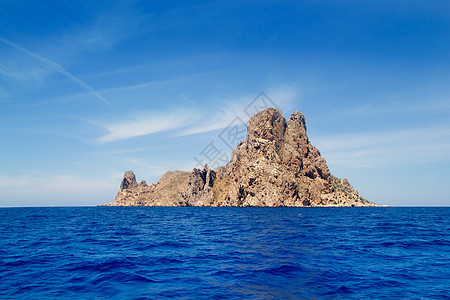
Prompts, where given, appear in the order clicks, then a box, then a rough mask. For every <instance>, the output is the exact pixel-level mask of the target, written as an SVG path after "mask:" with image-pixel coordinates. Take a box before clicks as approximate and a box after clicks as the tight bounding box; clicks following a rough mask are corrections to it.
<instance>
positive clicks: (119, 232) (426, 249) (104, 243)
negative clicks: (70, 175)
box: [0, 207, 450, 299]
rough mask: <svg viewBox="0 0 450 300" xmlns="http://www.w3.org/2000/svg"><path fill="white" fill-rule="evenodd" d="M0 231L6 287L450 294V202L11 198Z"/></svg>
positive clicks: (1, 281) (33, 291) (23, 290)
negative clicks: (71, 203)
mask: <svg viewBox="0 0 450 300" xmlns="http://www.w3.org/2000/svg"><path fill="white" fill-rule="evenodd" d="M0 232H1V239H0V298H2V299H4V298H11V299H56V298H57V299H64V298H67V299H104V298H114V299H164V298H177V299H230V298H231V299H450V241H449V239H450V208H194V207H177V208H163V207H140V208H136V207H74V208H1V209H0Z"/></svg>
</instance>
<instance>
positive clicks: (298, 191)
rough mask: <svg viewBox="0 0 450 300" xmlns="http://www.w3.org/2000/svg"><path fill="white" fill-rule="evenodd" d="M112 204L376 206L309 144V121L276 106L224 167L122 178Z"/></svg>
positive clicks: (253, 125)
mask: <svg viewBox="0 0 450 300" xmlns="http://www.w3.org/2000/svg"><path fill="white" fill-rule="evenodd" d="M106 205H109V206H116V205H117V206H271V207H273V206H376V204H375V203H372V202H369V201H367V200H365V199H364V198H362V197H361V196H360V195H359V194H358V192H357V191H356V190H355V189H353V187H352V186H351V185H350V184H349V183H348V181H347V180H346V179H339V178H336V177H335V176H333V175H332V174H331V173H330V171H329V169H328V166H327V164H326V161H325V159H324V158H323V157H322V155H321V154H320V152H319V150H317V149H316V148H315V147H314V146H313V145H312V144H311V143H310V141H309V139H308V136H307V131H306V122H305V117H304V116H303V114H301V113H300V112H298V111H295V112H293V113H292V115H291V117H290V118H289V120H286V119H285V118H284V117H283V116H282V115H281V113H280V112H279V111H278V110H277V109H274V108H268V109H265V110H263V111H260V112H259V113H258V114H256V115H255V116H253V117H252V118H251V119H250V120H249V121H248V124H247V138H246V140H245V141H244V142H242V143H240V144H239V145H238V146H237V148H236V149H235V150H234V151H233V153H232V156H231V160H230V162H229V163H228V164H226V165H225V166H223V167H219V168H217V169H216V170H211V169H210V168H209V167H208V165H205V167H204V169H203V170H199V169H193V170H192V172H182V171H174V172H167V173H166V174H164V175H163V176H162V178H161V179H160V180H159V181H158V183H157V184H153V185H151V186H147V184H146V183H145V182H141V183H137V182H136V178H135V176H134V173H133V172H131V171H128V172H126V173H125V175H124V179H123V180H122V183H121V186H120V190H119V192H118V194H117V196H116V199H115V200H114V201H113V202H111V203H108V204H106Z"/></svg>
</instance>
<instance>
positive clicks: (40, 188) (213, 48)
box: [0, 0, 450, 206]
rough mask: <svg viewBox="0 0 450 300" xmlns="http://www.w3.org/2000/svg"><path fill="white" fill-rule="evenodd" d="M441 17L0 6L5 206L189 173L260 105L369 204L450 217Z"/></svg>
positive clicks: (337, 4)
mask: <svg viewBox="0 0 450 300" xmlns="http://www.w3.org/2000/svg"><path fill="white" fill-rule="evenodd" d="M449 12H450V3H449V2H448V1H432V2H431V1H413V0H411V1H361V0H358V1H216V2H210V1H189V2H186V1H179V2H178V1H170V2H168V1H167V2H163V1H160V2H158V3H157V2H152V1H123V2H121V1H54V2H53V1H8V0H7V1H5V0H3V1H0V114H1V118H0V141H1V148H0V165H1V167H0V206H38V205H96V204H100V203H105V202H109V201H112V200H113V199H114V197H115V194H116V193H117V190H118V188H119V184H120V180H121V178H122V176H123V173H124V172H125V171H127V170H133V171H134V172H135V173H136V175H137V177H138V180H141V179H144V180H146V181H147V182H148V183H151V182H154V183H155V182H156V181H157V180H158V178H159V177H160V176H161V175H162V174H163V173H164V172H165V171H167V170H175V169H181V170H191V169H192V168H193V167H194V166H196V160H195V158H199V157H200V156H201V155H202V153H203V150H205V148H206V147H207V146H208V145H210V143H211V142H212V143H213V144H214V145H215V147H216V149H219V150H220V151H221V153H225V155H229V153H230V152H231V151H230V149H228V148H227V145H226V144H225V143H224V142H223V140H221V139H220V134H221V133H222V132H223V130H224V128H226V127H227V126H228V125H229V124H230V122H232V121H233V120H235V118H236V117H239V118H240V120H242V121H246V120H247V119H248V117H247V115H246V114H245V113H244V108H245V107H246V106H247V105H248V104H249V103H251V101H252V100H253V99H255V97H257V96H258V95H259V94H260V92H265V93H266V94H267V95H268V96H269V97H270V99H272V101H273V102H274V103H275V104H276V105H277V106H278V107H279V108H280V109H281V111H282V113H283V114H284V116H285V117H287V118H288V117H289V116H290V113H291V112H293V111H294V110H299V111H301V112H303V113H304V114H305V116H306V120H307V125H308V131H309V137H310V140H311V142H312V143H313V144H314V145H315V146H316V147H317V148H319V150H320V151H321V153H322V154H323V156H324V157H325V159H326V160H327V162H328V166H329V168H330V170H331V171H332V173H333V174H335V175H336V176H338V177H344V178H348V179H349V180H350V182H351V183H352V184H353V185H354V187H355V188H357V189H358V190H359V192H360V193H361V194H362V195H363V196H364V197H366V198H367V199H369V200H371V201H374V202H377V203H379V204H391V205H449V204H450V198H449V195H448V192H447V186H448V182H449V179H450V176H449V171H448V170H449V168H450V154H449V153H450V84H449V82H450V14H449Z"/></svg>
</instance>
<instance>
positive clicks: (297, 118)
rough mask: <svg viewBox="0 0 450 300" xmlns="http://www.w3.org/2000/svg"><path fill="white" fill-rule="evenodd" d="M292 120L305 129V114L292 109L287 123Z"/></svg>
mask: <svg viewBox="0 0 450 300" xmlns="http://www.w3.org/2000/svg"><path fill="white" fill-rule="evenodd" d="M290 122H293V123H296V124H299V125H300V126H301V127H302V128H304V129H305V131H306V119H305V116H304V115H303V114H302V113H301V112H299V111H298V110H296V111H294V112H293V113H292V114H291V117H290V118H289V121H288V123H290Z"/></svg>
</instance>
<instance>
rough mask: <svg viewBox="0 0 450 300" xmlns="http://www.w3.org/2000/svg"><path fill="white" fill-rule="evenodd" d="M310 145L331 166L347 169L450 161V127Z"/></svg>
mask: <svg viewBox="0 0 450 300" xmlns="http://www.w3.org/2000/svg"><path fill="white" fill-rule="evenodd" d="M312 142H313V144H314V145H315V146H317V148H318V149H320V150H321V152H322V153H323V154H324V157H325V158H326V159H327V160H328V161H329V162H330V163H331V164H334V165H339V166H342V167H347V168H359V167H376V168H378V167H389V166H396V165H407V164H412V163H414V164H416V163H425V162H433V161H450V155H449V153H450V126H442V127H429V128H420V129H412V130H397V131H394V132H390V133H364V134H351V135H338V136H322V137H318V138H314V139H313V140H312Z"/></svg>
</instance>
